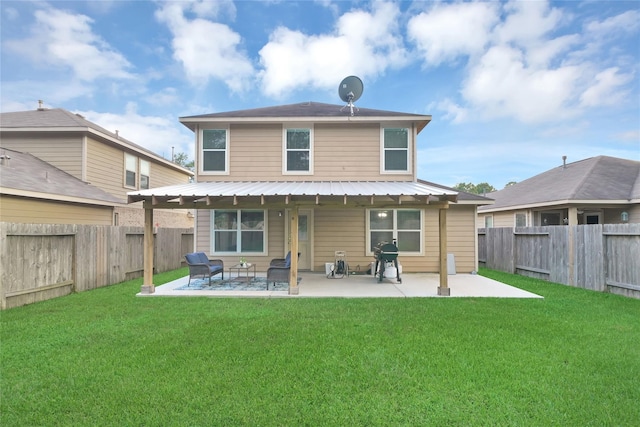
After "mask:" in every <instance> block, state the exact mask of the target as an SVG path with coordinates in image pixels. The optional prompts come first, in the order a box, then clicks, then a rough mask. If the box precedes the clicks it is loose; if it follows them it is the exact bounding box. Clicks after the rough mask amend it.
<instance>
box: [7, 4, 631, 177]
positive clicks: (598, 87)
mask: <svg viewBox="0 0 640 427" xmlns="http://www.w3.org/2000/svg"><path fill="white" fill-rule="evenodd" d="M0 10H1V22H0V24H1V30H0V31H1V33H0V36H1V37H0V42H1V44H0V46H1V52H0V60H1V64H0V66H1V69H0V72H1V73H0V85H1V86H0V108H1V109H2V111H3V112H6V111H24V110H33V109H35V108H37V106H38V103H37V102H38V100H39V99H42V100H43V101H44V105H45V107H48V108H64V109H67V110H69V111H73V112H76V113H80V114H82V115H84V116H85V117H86V118H87V119H89V120H91V121H93V122H95V123H97V124H99V125H101V126H103V127H105V128H107V129H109V130H112V131H115V130H116V129H117V130H119V132H120V135H121V136H123V137H124V138H127V139H129V140H131V141H133V142H135V143H137V144H139V145H142V146H144V147H146V148H148V149H150V150H153V151H154V152H156V153H158V154H160V155H164V156H165V157H167V158H169V157H170V156H171V152H172V150H173V151H174V152H176V153H179V152H184V153H187V154H188V155H189V157H190V158H193V150H194V138H193V134H192V133H191V132H190V131H189V130H188V129H186V128H185V127H184V126H182V125H181V124H180V123H179V122H178V117H181V116H188V115H195V114H205V113H214V112H220V111H232V110H239V109H247V108H257V107H264V106H273V105H283V104H290V103H296V102H303V101H317V102H325V103H334V104H343V103H342V101H341V100H340V99H339V97H338V84H339V83H340V81H341V80H342V79H343V78H344V77H346V76H349V75H357V76H359V77H360V78H361V79H362V80H363V82H364V93H363V95H362V97H361V99H360V100H359V101H358V102H357V103H356V105H357V106H360V107H365V108H376V109H384V110H391V111H401V112H407V113H418V114H430V115H432V116H433V120H432V122H431V123H430V124H429V126H427V127H426V128H425V129H424V130H423V131H422V133H421V134H420V135H419V139H418V150H419V152H418V164H419V171H418V177H419V178H421V179H426V180H429V181H433V182H436V183H439V184H443V185H450V186H452V185H455V184H456V183H459V182H473V183H476V184H477V183H480V182H488V183H489V184H491V185H493V186H495V187H496V188H498V189H501V188H503V187H504V185H505V184H507V183H508V182H510V181H521V180H524V179H526V178H529V177H531V176H533V175H536V174H538V173H541V172H544V171H546V170H548V169H550V168H553V167H555V166H558V165H560V164H562V156H563V155H566V156H567V157H568V161H569V162H572V161H577V160H581V159H584V158H588V157H593V156H597V155H609V156H615V157H622V158H628V159H634V160H640V2H638V1H635V0H634V1H586V2H580V1H565V2H545V1H514V2H464V3H461V2H386V1H381V2H365V1H357V2H346V1H340V2H334V1H330V0H319V1H301V2H292V1H264V2H257V1H236V2H231V1H227V2H225V1H216V2H203V1H181V2H171V1H157V2H146V1H122V0H118V1H106V0H102V1H86V2H85V1H48V2H46V1H6V0H3V1H2V2H1V3H0ZM172 147H173V149H172ZM257 155H259V153H257Z"/></svg>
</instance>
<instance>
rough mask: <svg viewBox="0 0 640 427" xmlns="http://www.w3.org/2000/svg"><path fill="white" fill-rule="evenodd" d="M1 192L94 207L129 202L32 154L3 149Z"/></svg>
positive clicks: (0, 150) (0, 177)
mask: <svg viewBox="0 0 640 427" xmlns="http://www.w3.org/2000/svg"><path fill="white" fill-rule="evenodd" d="M0 156H4V157H5V159H4V162H5V163H4V164H3V165H0V193H2V194H3V195H13V196H21V197H31V198H38V199H46V200H56V201H64V202H74V203H84V204H93V205H106V206H113V205H121V204H124V203H126V202H125V201H124V200H122V199H119V198H117V197H115V196H113V195H111V194H109V193H107V192H106V191H104V190H101V189H100V188H98V187H95V186H93V185H91V184H88V183H86V182H83V181H81V180H79V179H78V178H76V177H74V176H72V175H69V174H68V173H66V172H64V171H62V170H60V169H58V168H56V167H55V166H52V165H51V164H49V163H47V162H45V161H42V160H40V159H39V158H37V157H35V156H32V155H31V154H28V153H21V152H19V151H15V150H9V149H4V148H3V149H0Z"/></svg>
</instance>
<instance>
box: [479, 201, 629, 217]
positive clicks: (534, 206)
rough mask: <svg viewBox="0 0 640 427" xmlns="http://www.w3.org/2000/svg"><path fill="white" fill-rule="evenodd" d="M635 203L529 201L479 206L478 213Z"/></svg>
mask: <svg viewBox="0 0 640 427" xmlns="http://www.w3.org/2000/svg"><path fill="white" fill-rule="evenodd" d="M634 203H639V201H633V200H556V201H553V202H539V203H529V204H524V205H512V206H500V207H487V208H479V210H478V213H479V214H483V213H493V212H504V211H516V210H524V209H541V208H547V207H549V208H552V207H559V206H575V205H580V206H588V205H632V204H634Z"/></svg>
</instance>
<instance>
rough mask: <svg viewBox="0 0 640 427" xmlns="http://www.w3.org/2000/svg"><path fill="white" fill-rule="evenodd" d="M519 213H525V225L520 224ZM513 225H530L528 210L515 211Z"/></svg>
mask: <svg viewBox="0 0 640 427" xmlns="http://www.w3.org/2000/svg"><path fill="white" fill-rule="evenodd" d="M518 215H524V225H522V226H520V225H518ZM513 227H514V228H515V227H529V215H528V214H527V212H514V213H513Z"/></svg>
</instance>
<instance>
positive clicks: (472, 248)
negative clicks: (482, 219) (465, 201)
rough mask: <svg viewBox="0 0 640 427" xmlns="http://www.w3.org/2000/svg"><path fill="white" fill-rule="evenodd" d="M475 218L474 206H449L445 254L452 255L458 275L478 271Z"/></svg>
mask: <svg viewBox="0 0 640 427" xmlns="http://www.w3.org/2000/svg"><path fill="white" fill-rule="evenodd" d="M475 217H476V213H475V206H469V205H451V206H450V207H449V210H448V211H447V248H448V249H447V252H448V253H451V254H454V256H455V261H456V272H458V273H470V272H472V271H475V270H477V269H478V267H477V262H476V257H477V255H476V224H475Z"/></svg>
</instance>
